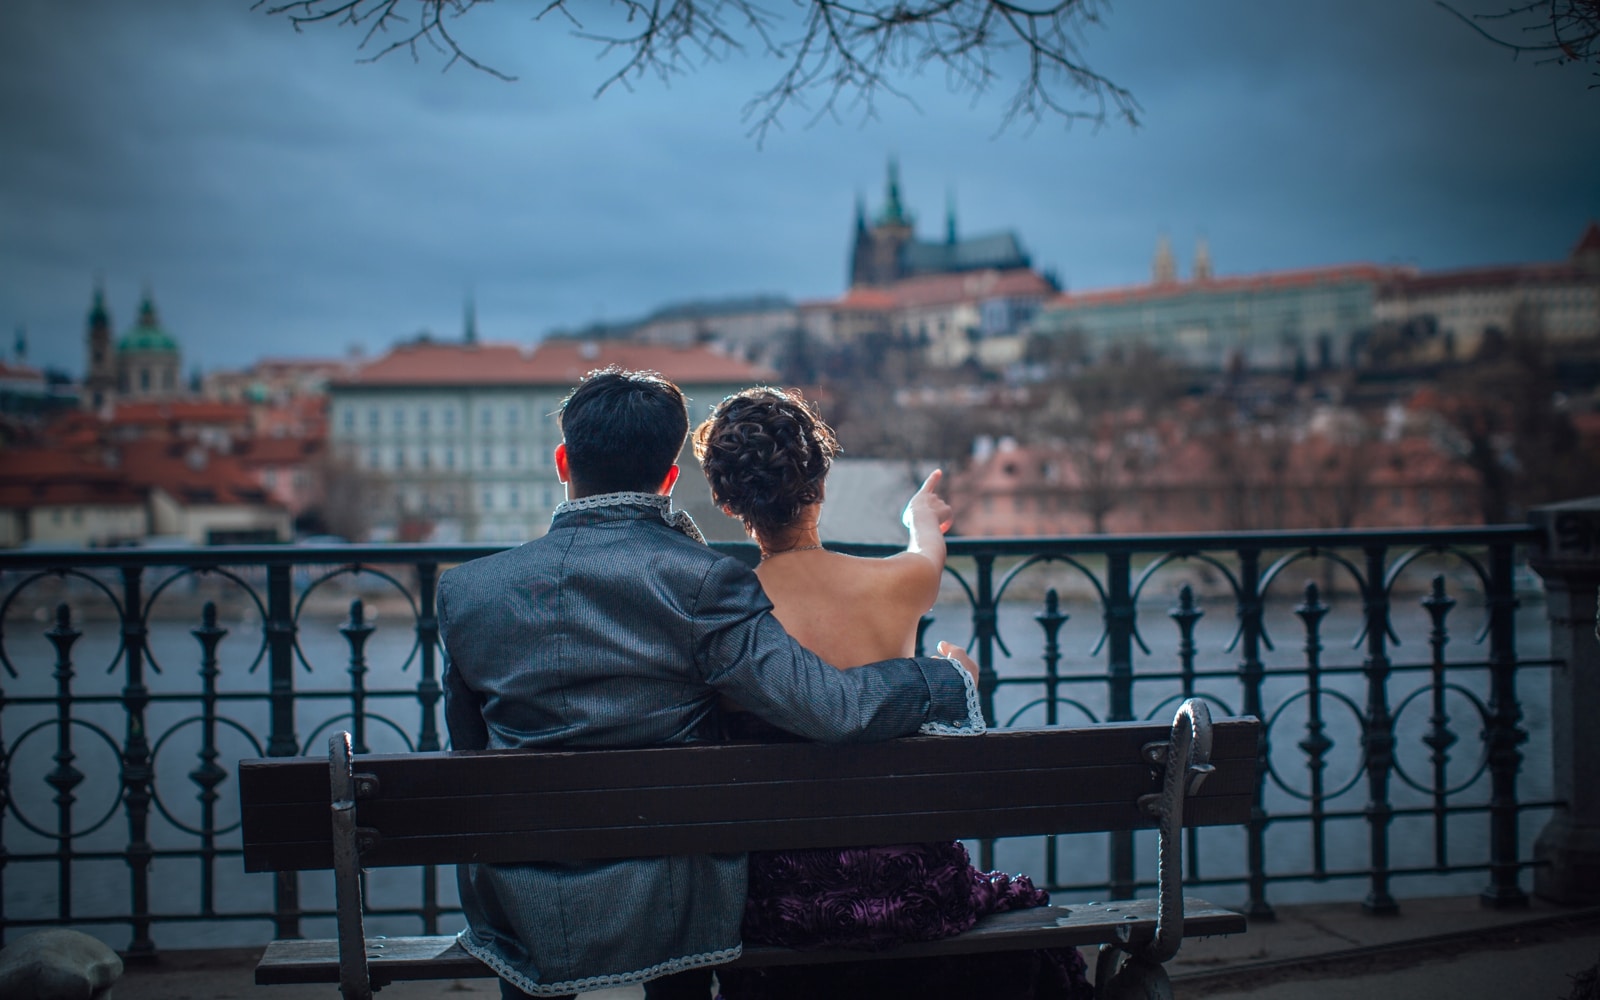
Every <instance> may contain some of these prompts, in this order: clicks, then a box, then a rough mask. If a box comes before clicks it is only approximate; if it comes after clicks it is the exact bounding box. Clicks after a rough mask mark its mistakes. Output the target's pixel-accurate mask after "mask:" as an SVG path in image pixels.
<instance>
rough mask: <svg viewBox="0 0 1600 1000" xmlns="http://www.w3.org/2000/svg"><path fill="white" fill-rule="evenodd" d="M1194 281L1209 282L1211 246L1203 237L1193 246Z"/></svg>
mask: <svg viewBox="0 0 1600 1000" xmlns="http://www.w3.org/2000/svg"><path fill="white" fill-rule="evenodd" d="M1194 280H1196V281H1210V280H1211V245H1210V244H1209V243H1207V242H1206V238H1205V237H1204V236H1202V237H1200V238H1199V239H1198V240H1196V241H1195V244H1194Z"/></svg>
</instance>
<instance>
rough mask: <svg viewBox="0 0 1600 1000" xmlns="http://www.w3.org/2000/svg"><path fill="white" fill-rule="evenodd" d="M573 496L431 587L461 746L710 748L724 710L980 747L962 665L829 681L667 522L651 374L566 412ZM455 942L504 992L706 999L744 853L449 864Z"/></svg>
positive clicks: (670, 404)
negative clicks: (729, 705) (954, 738)
mask: <svg viewBox="0 0 1600 1000" xmlns="http://www.w3.org/2000/svg"><path fill="white" fill-rule="evenodd" d="M561 429H562V435H563V443H562V444H561V445H560V446H559V447H558V448H557V449H556V454H555V460H556V470H557V474H558V475H559V477H560V479H561V481H562V483H564V484H565V485H566V489H567V501H566V502H565V503H563V504H561V505H560V506H559V507H557V508H556V512H555V516H554V518H553V519H552V521H551V526H550V532H549V533H548V534H547V535H545V536H544V537H543V538H539V539H536V540H534V541H532V542H529V543H528V544H526V545H523V546H521V547H519V548H516V549H512V550H509V551H506V552H502V553H499V554H497V555H493V556H489V557H486V558H483V559H477V560H473V561H472V562H469V563H466V564H464V565H462V566H459V567H457V568H455V569H452V570H450V571H448V572H446V573H445V574H444V575H443V576H442V577H441V578H440V581H439V596H438V612H439V634H440V636H441V638H442V640H443V643H444V647H445V658H446V659H445V662H446V666H445V671H444V689H445V717H446V722H447V724H448V726H449V731H450V738H451V743H452V746H453V748H454V749H456V750H475V749H488V748H492V749H507V748H516V747H558V746H560V747H574V748H578V747H623V746H649V745H653V744H667V743H688V742H694V741H698V740H711V739H716V738H718V735H719V721H718V714H717V705H718V702H719V699H720V698H721V697H723V696H727V697H729V698H731V699H732V700H734V701H736V702H738V703H739V704H740V705H741V706H743V707H744V708H745V709H747V710H749V711H752V712H754V713H756V714H757V715H760V716H761V717H763V718H765V719H767V720H768V721H770V722H772V723H773V724H775V725H778V726H780V727H782V728H784V729H786V730H789V731H790V732H793V733H797V734H799V735H801V736H804V737H806V738H809V739H813V740H818V741H829V742H841V741H848V740H875V739H887V738H891V737H895V736H904V735H909V734H912V733H916V732H923V733H939V734H966V733H977V732H981V731H982V730H983V719H982V717H981V715H980V714H979V713H978V710H977V697H976V690H977V689H976V675H977V668H976V667H975V665H974V664H973V663H972V661H971V660H970V659H968V658H967V656H966V654H965V653H964V652H963V651H962V650H960V649H957V648H955V647H953V646H950V645H949V644H947V643H940V644H939V650H940V652H941V653H942V654H944V658H929V657H917V658H910V657H907V658H901V659H894V660H886V661H883V662H881V663H877V664H871V665H868V666H867V667H863V668H859V669H855V670H847V671H841V670H835V669H834V668H833V667H831V666H829V665H828V664H826V663H824V662H823V661H822V660H820V659H818V658H817V657H816V656H815V655H813V654H812V653H810V652H808V651H807V650H805V649H804V648H803V647H802V646H800V645H799V644H798V643H797V642H795V641H794V640H793V639H792V638H790V637H789V635H788V634H787V633H786V632H785V631H784V630H783V627H782V626H781V625H779V624H778V622H777V620H776V619H775V618H773V616H772V614H771V608H772V605H771V603H770V602H769V601H768V600H767V598H766V596H765V595H764V594H763V593H762V590H761V586H760V584H759V583H758V582H757V580H756V577H755V575H754V574H753V573H751V572H750V570H749V569H748V568H747V567H745V566H744V565H743V564H742V563H740V562H738V561H737V560H735V559H731V558H729V557H726V556H722V555H719V554H718V553H717V552H715V551H714V550H712V549H710V548H709V547H707V546H706V545H705V544H704V542H703V540H702V539H701V537H700V534H699V532H698V530H697V529H696V528H695V526H694V523H693V522H692V521H691V520H690V518H689V517H688V515H687V514H685V513H684V512H682V511H675V510H673V509H672V507H671V491H672V487H673V485H674V483H675V482H676V481H677V478H678V467H677V465H676V464H675V463H676V460H677V456H678V454H679V453H680V452H681V451H682V448H683V444H684V441H685V440H686V438H687V436H688V430H689V421H688V410H687V406H686V404H685V402H684V398H683V394H682V393H681V392H680V391H679V390H678V388H677V387H676V386H674V385H673V384H672V383H670V382H668V381H666V380H665V379H662V378H660V377H658V376H655V375H653V374H650V373H637V372H625V371H621V370H617V369H608V370H606V371H602V372H595V373H591V374H590V375H589V376H588V377H586V378H585V379H584V380H583V381H582V382H581V383H580V384H579V385H578V387H577V388H576V389H574V390H573V392H572V393H571V394H570V395H569V396H568V397H567V398H566V400H565V401H564V402H563V403H562V407H561ZM458 881H459V884H460V889H461V903H462V908H463V910H464V911H465V913H466V916H467V929H466V930H465V931H463V932H462V935H461V944H462V946H463V947H464V948H465V949H466V950H467V951H469V952H470V953H472V954H473V955H475V956H477V957H478V958H479V959H481V960H482V961H483V962H484V963H485V964H486V965H488V966H489V967H490V968H492V969H494V970H495V972H496V973H497V974H498V975H499V976H500V978H501V994H502V996H503V997H507V998H511V1000H520V998H522V997H526V996H538V997H558V996H568V995H571V994H575V993H579V992H583V991H586V990H594V989H602V988H606V987H612V986H620V985H625V984H629V983H638V982H645V990H646V996H648V997H651V998H668V997H680V996H681V997H694V998H695V1000H704V998H705V997H706V996H707V995H708V993H709V987H710V977H711V973H710V967H711V966H714V965H716V964H718V963H722V962H727V961H731V960H733V959H734V958H736V957H738V955H739V953H740V949H741V945H740V938H739V928H740V920H741V917H742V915H743V912H744V902H745V884H746V863H745V858H744V856H743V855H707V856H688V857H684V856H679V857H655V858H638V859H628V860H624V861H615V862H594V863H583V864H525V865H489V864H483V865H462V866H461V867H460V869H459V874H458Z"/></svg>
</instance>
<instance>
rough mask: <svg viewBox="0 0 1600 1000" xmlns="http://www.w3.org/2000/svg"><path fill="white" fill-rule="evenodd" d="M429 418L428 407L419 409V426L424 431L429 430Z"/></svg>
mask: <svg viewBox="0 0 1600 1000" xmlns="http://www.w3.org/2000/svg"><path fill="white" fill-rule="evenodd" d="M429 416H430V414H429V413H428V408H427V407H426V406H424V407H422V408H421V409H419V410H418V411H417V426H418V427H421V428H422V429H423V430H427V429H428V418H429Z"/></svg>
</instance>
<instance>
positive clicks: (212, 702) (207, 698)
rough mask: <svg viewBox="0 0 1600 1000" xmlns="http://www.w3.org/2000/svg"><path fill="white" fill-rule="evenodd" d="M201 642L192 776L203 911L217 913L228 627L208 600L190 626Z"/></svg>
mask: <svg viewBox="0 0 1600 1000" xmlns="http://www.w3.org/2000/svg"><path fill="white" fill-rule="evenodd" d="M189 634H191V635H193V636H194V637H195V641H196V642H198V643H200V725H201V729H200V766H198V767H196V768H195V769H194V770H193V771H190V772H189V780H190V781H193V782H194V783H195V784H196V785H199V786H200V794H199V796H198V797H199V799H200V915H201V916H202V917H211V916H215V915H216V912H217V910H216V885H215V876H216V872H215V869H216V864H217V814H216V806H217V800H218V799H219V798H221V797H222V796H221V795H219V794H218V793H217V786H218V785H220V784H222V782H223V781H225V780H227V777H228V772H227V771H225V770H223V769H222V767H221V766H220V765H218V764H217V758H218V757H219V756H221V754H219V753H218V752H217V677H218V675H219V674H220V673H221V671H220V670H219V669H218V668H217V644H218V643H220V642H221V641H222V639H223V637H224V636H226V635H227V634H228V630H227V629H225V628H223V627H222V626H221V625H218V624H217V605H216V603H215V602H213V601H207V602H206V603H205V606H204V607H203V608H201V609H200V625H199V627H198V628H192V629H190V630H189Z"/></svg>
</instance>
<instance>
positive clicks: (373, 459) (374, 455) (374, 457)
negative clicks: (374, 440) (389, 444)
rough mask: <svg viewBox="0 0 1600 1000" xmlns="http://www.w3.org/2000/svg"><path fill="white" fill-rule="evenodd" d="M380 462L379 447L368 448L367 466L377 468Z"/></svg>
mask: <svg viewBox="0 0 1600 1000" xmlns="http://www.w3.org/2000/svg"><path fill="white" fill-rule="evenodd" d="M379 464H380V463H379V462H378V449H376V448H368V449H367V468H369V469H376V468H378V467H379Z"/></svg>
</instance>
